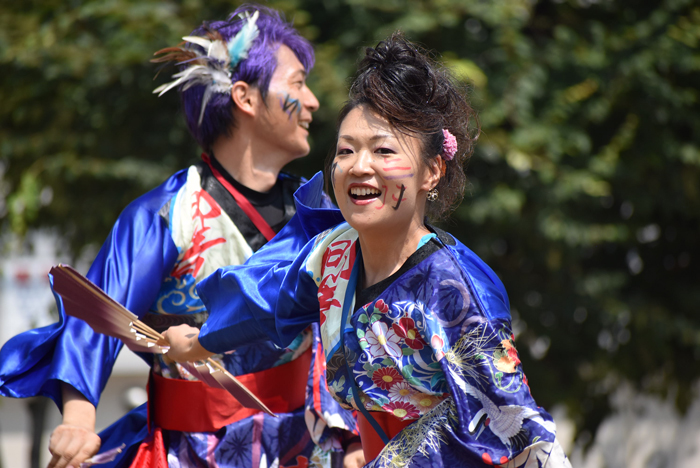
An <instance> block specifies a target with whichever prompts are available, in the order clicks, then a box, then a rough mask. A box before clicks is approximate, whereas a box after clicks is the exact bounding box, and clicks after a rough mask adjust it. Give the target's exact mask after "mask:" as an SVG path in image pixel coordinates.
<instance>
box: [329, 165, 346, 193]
mask: <svg viewBox="0 0 700 468" xmlns="http://www.w3.org/2000/svg"><path fill="white" fill-rule="evenodd" d="M337 168H338V163H337V162H334V163H333V165H332V166H331V185H332V186H333V188H335V170H336V169H337ZM340 172H343V170H342V169H341V170H340Z"/></svg>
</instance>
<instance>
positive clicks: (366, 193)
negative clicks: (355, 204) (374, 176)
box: [350, 187, 382, 199]
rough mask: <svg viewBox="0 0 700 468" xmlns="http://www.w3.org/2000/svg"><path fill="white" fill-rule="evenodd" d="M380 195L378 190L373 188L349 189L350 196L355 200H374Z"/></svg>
mask: <svg viewBox="0 0 700 468" xmlns="http://www.w3.org/2000/svg"><path fill="white" fill-rule="evenodd" d="M381 193H382V192H381V191H380V190H379V189H376V188H374V187H352V188H351V189H350V196H351V197H353V198H356V199H368V198H374V197H376V196H378V195H380V194H381Z"/></svg>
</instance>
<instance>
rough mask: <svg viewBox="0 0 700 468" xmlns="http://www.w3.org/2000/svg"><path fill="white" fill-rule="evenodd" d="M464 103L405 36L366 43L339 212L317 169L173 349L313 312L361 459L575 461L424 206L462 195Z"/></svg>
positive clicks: (466, 141)
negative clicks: (291, 213)
mask: <svg viewBox="0 0 700 468" xmlns="http://www.w3.org/2000/svg"><path fill="white" fill-rule="evenodd" d="M473 117H474V114H473V112H472V110H471V107H470V106H469V104H468V102H467V100H466V98H465V95H464V94H463V93H462V92H461V91H460V89H459V88H458V87H457V86H456V85H454V84H453V82H452V80H451V79H450V77H449V74H448V73H446V72H445V71H444V70H442V69H441V68H440V67H439V66H438V65H436V64H435V63H433V62H432V61H431V60H430V59H429V58H428V57H427V55H426V54H425V53H422V52H421V51H419V50H418V49H417V48H416V46H415V45H413V44H411V43H410V42H408V41H407V40H405V39H404V38H403V37H402V36H400V35H394V36H392V37H390V38H389V39H387V40H386V41H384V42H381V43H379V45H378V46H377V47H375V48H372V49H368V50H367V53H366V56H365V58H364V60H363V61H362V62H361V64H360V70H359V75H358V77H357V78H356V79H355V82H354V84H353V86H352V88H351V92H350V100H349V102H348V104H347V105H346V106H345V107H344V109H343V110H342V112H341V114H340V120H339V127H338V140H337V146H336V151H335V153H334V154H333V156H332V157H331V159H330V160H329V162H328V165H327V167H328V171H327V172H328V175H329V178H330V181H331V183H332V185H333V190H334V193H335V196H336V199H337V202H338V206H339V208H340V213H341V214H342V220H344V222H340V223H339V221H342V220H341V219H339V218H340V216H339V215H338V212H337V211H334V210H328V209H320V208H317V205H316V202H317V200H318V199H319V196H320V186H321V184H322V181H321V176H320V175H317V176H316V177H315V178H314V179H312V180H311V181H310V182H309V183H308V184H307V185H305V186H304V187H302V188H300V189H299V191H297V194H296V199H297V206H298V207H299V209H298V211H297V217H296V219H295V220H293V221H292V222H290V224H289V225H288V226H287V228H286V229H285V230H284V231H282V232H280V234H279V235H278V236H277V237H276V238H275V239H273V241H272V242H270V243H269V244H267V245H266V246H265V247H264V248H263V249H261V250H260V251H259V252H258V253H256V254H255V255H253V257H252V258H251V259H250V260H249V261H248V262H247V263H246V264H245V265H243V266H240V267H231V268H225V269H222V270H219V271H217V272H216V273H215V274H213V275H212V276H210V277H209V278H208V279H206V280H205V281H204V282H203V283H201V285H200V286H199V287H198V292H199V294H200V297H201V298H202V299H203V301H204V303H205V305H206V307H207V309H208V311H209V313H210V315H209V318H208V320H207V322H206V323H205V324H204V326H203V327H202V331H201V333H200V334H199V336H198V337H197V338H191V339H190V338H187V337H186V334H187V333H190V332H191V330H190V329H188V328H187V327H186V326H183V327H181V328H178V329H170V330H169V331H168V332H167V333H168V338H169V339H170V343H171V350H170V353H173V352H174V353H177V356H178V357H177V358H178V359H186V358H187V357H188V353H189V352H190V351H189V350H192V349H195V350H197V351H198V352H202V351H204V352H206V351H207V350H208V351H209V352H214V351H216V352H223V351H225V350H227V349H231V348H233V347H235V346H237V345H239V344H241V343H247V342H252V341H255V340H258V339H261V338H263V337H269V338H271V339H272V340H273V341H275V342H276V343H277V344H278V345H280V346H286V345H287V343H289V342H290V341H291V340H292V339H293V337H294V336H295V335H296V334H297V333H298V330H300V329H303V327H305V326H306V325H307V324H308V323H309V322H313V321H319V322H320V323H321V338H322V342H323V348H324V355H325V359H326V368H327V374H326V376H327V381H328V387H329V389H330V392H331V394H332V395H333V397H334V398H335V399H336V400H337V401H339V402H340V403H341V404H343V405H344V406H345V407H347V408H352V409H354V410H356V411H358V412H359V414H360V415H361V416H360V417H359V427H360V435H361V438H362V446H363V450H364V453H365V459H366V460H368V461H370V460H371V461H370V463H369V465H368V466H373V467H385V466H386V467H388V466H392V467H395V466H400V467H404V466H407V467H424V466H425V467H427V466H431V467H432V466H441V467H474V466H485V465H494V464H496V465H501V466H508V467H523V466H528V467H530V466H537V467H543V466H547V467H570V464H569V462H568V460H567V458H566V456H565V454H564V453H563V451H562V449H561V446H560V445H559V443H558V442H557V440H556V427H555V424H554V422H553V421H552V418H551V417H550V416H549V414H547V412H546V411H545V410H544V409H542V408H540V407H538V406H537V404H536V403H535V401H534V399H533V398H532V396H531V395H530V391H529V387H528V385H527V378H526V377H525V374H524V373H523V370H522V366H521V363H520V359H519V358H518V352H517V349H516V347H515V343H514V338H513V333H512V327H511V321H510V310H509V309H510V308H509V303H508V297H507V294H506V292H505V289H504V287H503V285H502V283H501V282H500V280H499V279H498V277H497V276H496V275H495V273H494V272H493V271H492V270H491V269H490V268H489V267H488V266H487V265H486V264H484V262H483V261H481V259H479V258H478V257H477V256H476V255H475V254H474V253H473V252H472V251H471V250H469V249H468V248H467V247H466V246H464V245H463V244H462V243H460V242H459V241H457V240H456V239H455V238H454V237H452V236H451V235H450V234H448V233H446V232H444V231H441V230H439V229H437V228H434V227H432V226H430V225H429V224H427V223H426V221H425V215H426V213H429V214H430V215H431V216H434V217H439V216H441V215H443V214H444V213H445V212H446V211H447V210H448V209H449V208H450V207H451V206H454V204H455V203H456V202H457V201H458V200H459V199H460V198H461V196H462V190H463V186H464V180H465V176H464V172H463V169H462V168H463V164H464V162H465V161H466V159H467V158H468V157H469V155H470V154H471V151H472V144H473V143H474V141H475V139H476V134H477V131H476V130H475V129H474V128H472V127H471V125H472V122H473V121H474V119H473ZM291 252H298V253H297V254H295V255H290V253H291ZM171 357H173V356H171Z"/></svg>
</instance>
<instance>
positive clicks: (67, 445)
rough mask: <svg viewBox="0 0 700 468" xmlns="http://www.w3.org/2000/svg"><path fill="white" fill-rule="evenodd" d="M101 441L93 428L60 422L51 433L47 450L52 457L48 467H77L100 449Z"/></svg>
mask: <svg viewBox="0 0 700 468" xmlns="http://www.w3.org/2000/svg"><path fill="white" fill-rule="evenodd" d="M101 443H102V442H101V441H100V437H99V436H98V435H97V434H95V431H94V430H92V431H91V430H90V429H86V428H84V427H80V426H72V425H70V424H61V425H60V426H58V427H57V428H56V429H54V431H53V432H52V433H51V439H50V440H49V452H51V455H53V457H52V458H51V461H50V462H49V465H48V468H67V467H72V468H78V467H79V466H80V464H81V463H82V462H84V461H85V460H87V459H88V458H90V457H92V456H93V455H95V454H96V453H97V451H98V450H100V445H101Z"/></svg>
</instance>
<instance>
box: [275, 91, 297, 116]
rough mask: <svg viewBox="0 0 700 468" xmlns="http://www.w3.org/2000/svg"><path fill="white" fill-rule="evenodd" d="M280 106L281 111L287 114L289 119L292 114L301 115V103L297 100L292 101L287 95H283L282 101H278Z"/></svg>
mask: <svg viewBox="0 0 700 468" xmlns="http://www.w3.org/2000/svg"><path fill="white" fill-rule="evenodd" d="M280 106H282V110H283V111H284V112H286V113H287V115H288V116H289V118H290V119H291V118H292V114H295V113H296V114H301V103H300V102H299V99H294V98H292V97H291V96H290V95H289V94H285V95H284V101H283V100H282V99H280Z"/></svg>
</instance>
